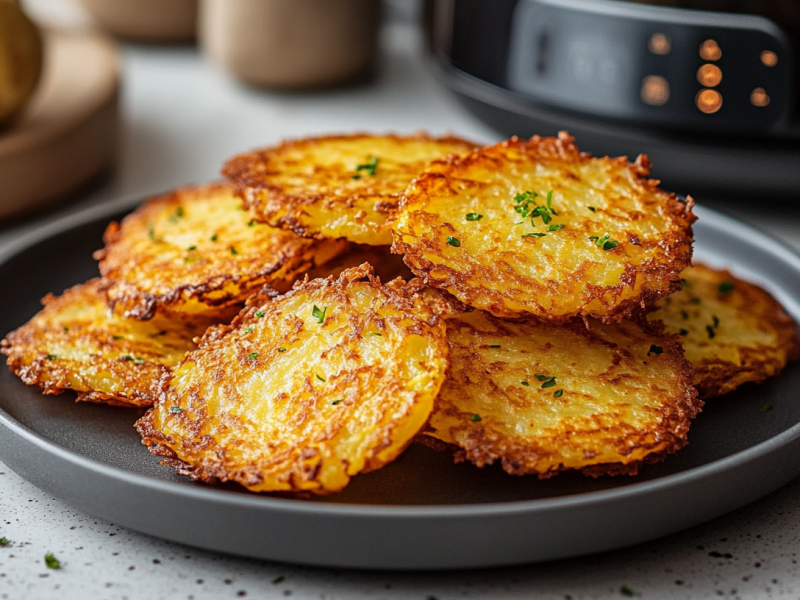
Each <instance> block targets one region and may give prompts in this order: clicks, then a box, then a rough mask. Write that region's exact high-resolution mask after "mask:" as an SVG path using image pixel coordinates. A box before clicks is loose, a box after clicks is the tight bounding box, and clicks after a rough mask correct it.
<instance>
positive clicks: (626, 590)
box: [619, 585, 633, 596]
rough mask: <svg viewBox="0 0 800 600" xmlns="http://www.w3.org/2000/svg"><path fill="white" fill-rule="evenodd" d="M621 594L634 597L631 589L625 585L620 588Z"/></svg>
mask: <svg viewBox="0 0 800 600" xmlns="http://www.w3.org/2000/svg"><path fill="white" fill-rule="evenodd" d="M619 593H620V594H622V595H623V596H633V590H632V589H631V588H629V587H628V586H627V585H623V586H621V587H620V588H619Z"/></svg>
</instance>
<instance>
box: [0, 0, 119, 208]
mask: <svg viewBox="0 0 800 600" xmlns="http://www.w3.org/2000/svg"><path fill="white" fill-rule="evenodd" d="M9 7H13V10H15V11H19V7H17V6H16V5H15V4H12V3H11V2H9V1H8V0H0V104H1V105H2V110H1V112H2V116H3V117H7V116H12V115H16V117H15V118H14V119H13V120H11V121H10V122H9V123H7V125H6V126H5V127H4V128H2V129H0V190H2V194H0V218H3V219H5V218H7V217H12V216H17V215H20V214H23V213H27V212H31V211H33V210H35V209H36V208H38V207H39V206H41V205H44V204H47V203H51V202H54V201H56V200H59V199H61V198H63V197H65V196H67V195H69V194H71V193H73V192H76V191H77V190H80V189H82V188H84V187H85V186H87V185H88V184H90V183H91V182H92V181H94V180H95V179H97V178H98V177H99V176H100V175H101V174H103V173H105V172H107V171H108V170H109V169H110V168H111V166H112V165H113V164H114V162H115V159H116V157H117V139H118V129H119V106H118V104H119V69H120V65H119V63H120V58H119V53H118V50H117V48H116V46H115V45H114V43H113V42H112V41H111V40H109V39H108V38H107V37H105V36H104V35H103V34H101V33H97V32H92V31H89V30H81V29H77V30H72V31H69V32H67V31H60V30H56V29H43V30H42V31H41V33H40V32H38V30H37V29H36V28H35V26H34V25H32V24H31V23H30V21H28V20H27V19H24V17H22V18H21V15H22V13H18V14H17V13H13V12H9ZM9 15H10V16H9ZM6 27H10V28H11V29H10V33H9V30H6V29H5V28H6ZM23 36H24V39H23ZM21 39H22V42H21V43H20V40H21ZM40 70H41V76H40V75H39V72H40ZM37 80H38V84H37ZM34 86H35V89H34ZM9 98H11V102H9Z"/></svg>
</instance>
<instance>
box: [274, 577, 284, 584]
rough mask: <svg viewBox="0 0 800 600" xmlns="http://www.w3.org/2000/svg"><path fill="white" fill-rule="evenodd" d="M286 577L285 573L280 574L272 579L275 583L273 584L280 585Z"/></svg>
mask: <svg viewBox="0 0 800 600" xmlns="http://www.w3.org/2000/svg"><path fill="white" fill-rule="evenodd" d="M285 579H286V577H284V576H283V575H278V576H277V577H276V578H275V579H273V580H272V583H273V585H278V584H279V583H280V582H282V581H283V580H285Z"/></svg>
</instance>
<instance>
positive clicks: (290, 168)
mask: <svg viewBox="0 0 800 600" xmlns="http://www.w3.org/2000/svg"><path fill="white" fill-rule="evenodd" d="M473 148H475V144H473V143H471V142H467V141H465V140H461V139H458V138H454V137H442V138H434V137H428V136H427V135H423V134H420V135H415V136H400V135H368V134H355V135H336V136H324V137H316V138H306V139H302V140H296V141H287V142H283V143H282V144H280V145H278V146H275V147H273V148H266V149H264V150H257V151H255V152H250V153H248V154H242V155H241V156H237V157H235V158H233V159H231V160H230V161H228V163H227V164H226V165H225V168H224V169H223V171H222V172H223V174H224V175H225V176H226V177H227V178H228V179H229V180H230V181H231V182H232V183H233V184H234V185H235V186H236V187H237V188H238V190H239V192H240V193H241V195H242V197H243V198H244V200H245V204H246V205H247V206H248V208H249V209H250V211H251V212H252V213H253V216H254V217H255V218H256V219H258V220H261V221H264V222H266V223H269V224H270V225H273V226H275V227H284V228H286V229H291V230H292V231H294V232H296V233H298V234H300V235H304V236H307V237H317V238H334V239H336V238H341V237H343V238H346V239H347V240H349V241H351V242H356V243H359V244H371V245H376V246H383V245H389V244H391V243H392V234H391V232H390V231H388V230H386V229H384V228H383V227H382V225H383V224H384V223H385V222H386V219H387V216H388V215H389V214H391V213H392V212H393V211H394V210H395V209H396V208H397V204H398V202H399V200H400V196H401V195H402V193H403V191H404V190H405V189H406V186H408V184H409V182H410V181H411V180H412V179H413V178H414V177H416V176H417V175H418V174H419V173H420V172H421V171H422V170H423V169H424V168H425V167H427V166H428V164H429V163H430V162H431V161H433V160H436V159H440V158H444V157H445V156H447V155H449V154H461V153H463V152H467V151H469V150H472V149H473Z"/></svg>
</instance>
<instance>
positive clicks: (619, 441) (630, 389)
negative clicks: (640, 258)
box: [424, 311, 702, 477]
mask: <svg viewBox="0 0 800 600" xmlns="http://www.w3.org/2000/svg"><path fill="white" fill-rule="evenodd" d="M445 322H446V324H447V338H448V341H449V344H450V361H451V367H450V373H449V375H448V377H447V380H446V381H445V383H444V385H443V386H442V390H441V392H440V393H439V397H438V399H437V401H436V408H435V410H434V412H433V414H432V415H431V418H430V421H429V425H428V427H427V428H426V430H425V431H424V435H426V436H431V437H433V438H434V439H435V440H439V441H440V442H444V443H446V444H450V445H452V446H455V447H457V448H458V450H457V451H456V459H457V460H469V461H471V462H473V463H475V464H476V465H478V466H484V465H487V464H491V463H493V462H494V461H500V462H501V463H502V465H503V468H504V469H505V470H506V471H507V472H508V473H511V474H513V475H525V474H538V475H539V476H540V477H549V476H551V475H554V474H556V473H558V472H559V471H562V470H565V469H581V470H583V471H584V473H586V474H588V475H601V474H635V473H636V472H637V471H638V469H639V467H640V466H641V465H642V463H647V462H654V461H656V460H660V459H662V458H664V457H665V456H666V455H667V454H670V453H673V452H676V451H677V450H679V449H680V448H682V447H683V446H684V445H685V444H686V435H687V432H688V430H689V423H690V420H691V419H692V418H694V416H695V415H696V414H697V413H698V412H699V410H700V407H701V406H702V402H701V401H700V400H698V399H697V397H696V396H697V392H696V390H695V389H694V388H693V387H692V382H691V367H690V366H689V364H688V363H687V362H686V360H685V359H684V358H683V353H682V351H681V349H680V346H679V344H678V343H677V342H676V341H675V340H674V339H673V337H672V336H664V335H659V334H658V333H657V332H647V331H644V330H643V329H642V328H641V327H640V326H638V325H636V324H635V323H633V322H631V321H626V322H622V323H619V324H608V325H605V324H602V323H599V322H597V321H592V322H591V329H587V327H586V326H585V325H584V324H583V323H581V322H577V323H576V322H571V323H568V324H563V325H549V324H545V323H542V322H538V321H534V320H528V321H519V322H512V321H504V320H501V319H498V318H496V317H493V316H491V315H490V314H488V313H486V312H484V311H474V312H469V313H461V314H451V315H449V316H448V317H447V318H446V320H445Z"/></svg>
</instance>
